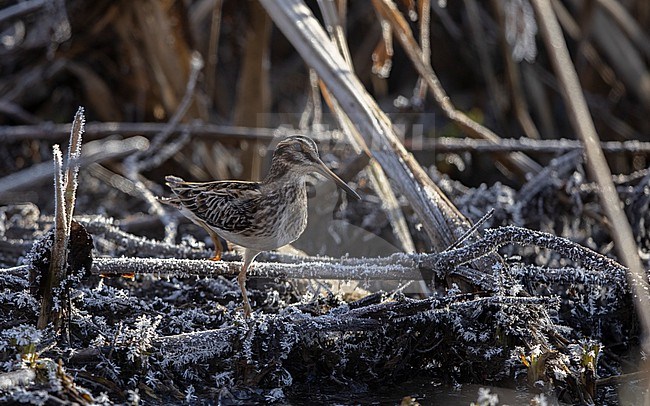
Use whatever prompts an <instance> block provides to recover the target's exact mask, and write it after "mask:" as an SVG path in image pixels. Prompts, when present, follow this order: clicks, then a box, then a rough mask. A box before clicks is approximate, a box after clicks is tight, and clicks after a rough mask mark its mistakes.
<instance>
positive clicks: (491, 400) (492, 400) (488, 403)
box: [472, 388, 499, 406]
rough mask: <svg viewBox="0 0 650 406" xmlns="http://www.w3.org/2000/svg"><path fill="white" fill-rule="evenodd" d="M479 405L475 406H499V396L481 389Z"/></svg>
mask: <svg viewBox="0 0 650 406" xmlns="http://www.w3.org/2000/svg"><path fill="white" fill-rule="evenodd" d="M476 402H477V403H472V405H473V406H497V405H498V404H499V395H497V394H496V393H492V392H491V391H490V389H489V388H479V389H478V398H477V400H476Z"/></svg>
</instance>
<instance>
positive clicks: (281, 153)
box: [269, 135, 360, 200]
mask: <svg viewBox="0 0 650 406" xmlns="http://www.w3.org/2000/svg"><path fill="white" fill-rule="evenodd" d="M274 172H276V173H278V174H279V173H280V172H285V173H290V174H296V175H306V174H308V173H312V172H316V173H320V174H321V175H323V176H325V177H327V178H330V179H331V180H333V181H334V182H336V184H337V186H338V187H340V188H341V189H343V190H344V191H345V192H346V193H347V194H348V195H350V196H351V197H353V198H355V199H357V200H358V199H360V197H359V195H358V194H357V193H356V192H355V191H354V190H352V189H350V187H349V186H348V185H347V184H346V183H345V182H343V180H341V178H339V177H338V176H336V174H335V173H334V172H332V171H331V170H330V169H329V168H328V167H327V166H326V165H325V163H324V162H323V161H322V160H321V159H320V157H319V156H318V147H317V146H316V143H315V142H314V141H313V140H312V139H311V138H309V137H305V136H302V135H294V136H290V137H287V138H285V139H284V140H282V141H280V142H279V143H278V145H277V147H276V149H275V152H274V153H273V162H272V164H271V173H270V174H269V175H270V176H271V175H273V174H274Z"/></svg>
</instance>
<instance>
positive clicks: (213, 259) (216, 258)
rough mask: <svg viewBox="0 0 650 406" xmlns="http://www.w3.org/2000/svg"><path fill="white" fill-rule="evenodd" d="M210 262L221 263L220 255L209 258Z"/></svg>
mask: <svg viewBox="0 0 650 406" xmlns="http://www.w3.org/2000/svg"><path fill="white" fill-rule="evenodd" d="M210 261H221V253H220V252H219V253H217V254H215V255H214V256H213V257H212V258H210Z"/></svg>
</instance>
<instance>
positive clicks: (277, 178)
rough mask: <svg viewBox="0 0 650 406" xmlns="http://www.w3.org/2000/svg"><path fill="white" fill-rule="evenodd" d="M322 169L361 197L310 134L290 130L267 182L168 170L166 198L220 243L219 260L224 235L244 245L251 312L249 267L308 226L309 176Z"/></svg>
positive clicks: (243, 272) (240, 279) (243, 271)
mask: <svg viewBox="0 0 650 406" xmlns="http://www.w3.org/2000/svg"><path fill="white" fill-rule="evenodd" d="M314 172H316V173H320V174H321V175H324V176H326V177H328V178H330V179H332V180H333V181H334V182H336V184H337V185H338V186H339V187H340V188H341V189H343V190H344V191H345V192H347V194H348V195H350V196H351V197H353V198H355V199H359V195H358V194H357V193H356V192H355V191H354V190H352V189H350V187H349V186H348V185H346V184H345V182H343V181H342V180H341V179H340V178H339V177H338V176H336V175H335V174H334V172H332V171H331V170H330V169H328V168H327V166H325V164H324V163H323V161H321V159H320V158H319V156H318V148H317V147H316V143H314V141H313V140H311V139H310V138H308V137H304V136H291V137H287V138H286V139H284V140H283V141H281V142H280V143H279V144H278V146H277V148H276V150H275V152H274V154H273V159H272V162H271V169H270V171H269V174H268V176H267V177H266V179H264V180H263V181H262V182H244V181H216V182H204V183H198V182H185V181H184V180H183V179H180V178H178V177H176V176H167V177H166V178H165V180H167V185H168V186H169V187H170V188H171V189H172V192H173V193H174V197H172V198H169V199H163V202H164V203H167V204H170V205H172V206H174V207H176V208H178V209H179V210H180V211H181V213H183V214H184V215H185V216H186V217H187V218H189V219H190V220H192V221H193V222H194V223H195V224H197V225H199V226H201V227H202V228H204V229H205V230H206V231H207V232H208V234H209V235H210V237H211V238H212V241H213V243H214V245H215V256H214V257H213V258H212V259H214V260H219V259H220V258H221V252H222V247H221V243H220V242H219V236H221V237H223V238H224V239H226V240H228V241H230V242H232V243H234V244H237V245H240V246H242V247H244V258H243V260H244V263H243V265H242V269H241V271H240V273H239V276H238V277H237V281H238V282H239V287H240V288H241V292H242V297H243V300H244V312H245V314H246V317H248V316H249V315H250V313H251V306H250V303H249V301H248V297H247V295H246V270H247V269H248V267H249V265H250V264H251V262H252V261H253V259H255V257H256V256H257V254H259V253H260V252H262V251H269V250H274V249H277V248H280V247H282V246H283V245H286V244H289V243H291V242H293V241H295V240H296V239H297V238H298V237H300V235H301V234H302V232H303V231H305V227H306V226H307V190H306V187H305V179H306V177H307V175H308V174H310V173H314Z"/></svg>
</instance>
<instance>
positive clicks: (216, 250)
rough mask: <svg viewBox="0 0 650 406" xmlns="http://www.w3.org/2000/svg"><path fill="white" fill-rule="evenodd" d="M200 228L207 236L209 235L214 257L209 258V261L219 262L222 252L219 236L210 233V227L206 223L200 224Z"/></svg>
mask: <svg viewBox="0 0 650 406" xmlns="http://www.w3.org/2000/svg"><path fill="white" fill-rule="evenodd" d="M201 226H202V227H203V229H204V230H205V231H206V232H207V233H208V235H210V239H211V240H212V243H213V244H214V256H213V257H212V258H210V261H220V260H221V253H222V252H223V246H222V245H221V240H219V236H218V235H217V233H215V232H214V231H212V229H211V228H210V226H208V225H207V224H206V223H204V222H201Z"/></svg>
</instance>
